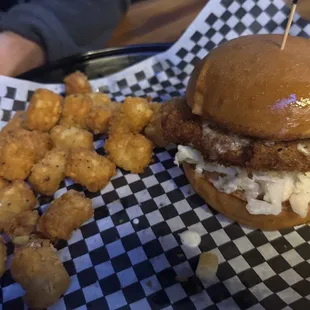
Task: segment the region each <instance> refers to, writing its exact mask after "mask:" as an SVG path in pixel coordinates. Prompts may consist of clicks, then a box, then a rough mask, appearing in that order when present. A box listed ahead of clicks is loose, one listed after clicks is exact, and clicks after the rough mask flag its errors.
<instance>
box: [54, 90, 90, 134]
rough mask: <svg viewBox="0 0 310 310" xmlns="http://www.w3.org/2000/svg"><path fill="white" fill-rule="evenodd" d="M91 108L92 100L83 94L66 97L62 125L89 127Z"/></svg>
mask: <svg viewBox="0 0 310 310" xmlns="http://www.w3.org/2000/svg"><path fill="white" fill-rule="evenodd" d="M90 110H91V100H90V98H89V97H88V96H85V95H82V94H76V95H70V96H68V97H66V98H65V103H64V108H63V112H62V116H61V119H60V125H64V126H66V127H77V128H82V129H87V125H86V118H87V115H88V113H89V112H90Z"/></svg>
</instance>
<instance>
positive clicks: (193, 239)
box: [179, 230, 201, 248]
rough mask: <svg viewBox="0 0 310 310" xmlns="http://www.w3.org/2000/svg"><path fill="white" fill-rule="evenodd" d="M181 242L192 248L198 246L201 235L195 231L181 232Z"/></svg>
mask: <svg viewBox="0 0 310 310" xmlns="http://www.w3.org/2000/svg"><path fill="white" fill-rule="evenodd" d="M179 236H180V238H181V242H182V243H183V244H184V245H187V246H189V247H191V248H195V247H197V246H198V245H199V244H200V242H201V237H200V235H199V234H198V233H197V232H195V231H190V230H186V231H183V232H182V233H180V234H179Z"/></svg>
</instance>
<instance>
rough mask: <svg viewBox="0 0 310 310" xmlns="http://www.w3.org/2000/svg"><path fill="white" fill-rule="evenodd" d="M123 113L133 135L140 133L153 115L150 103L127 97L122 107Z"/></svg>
mask: <svg viewBox="0 0 310 310" xmlns="http://www.w3.org/2000/svg"><path fill="white" fill-rule="evenodd" d="M122 112H123V113H124V116H125V119H126V121H127V123H128V126H129V129H130V130H131V132H133V133H140V132H141V131H142V130H143V129H144V127H145V126H146V125H147V124H148V123H149V122H150V120H151V117H152V115H153V111H152V109H151V107H150V103H149V102H148V101H147V100H146V99H144V98H139V97H127V98H126V99H125V101H124V104H123V106H122Z"/></svg>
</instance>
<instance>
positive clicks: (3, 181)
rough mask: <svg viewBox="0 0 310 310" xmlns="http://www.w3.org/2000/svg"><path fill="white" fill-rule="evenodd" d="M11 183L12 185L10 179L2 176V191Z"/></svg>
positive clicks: (0, 180) (0, 179)
mask: <svg viewBox="0 0 310 310" xmlns="http://www.w3.org/2000/svg"><path fill="white" fill-rule="evenodd" d="M9 185H10V182H9V181H8V180H6V179H4V178H2V177H0V191H1V190H2V189H3V188H5V187H7V186H9Z"/></svg>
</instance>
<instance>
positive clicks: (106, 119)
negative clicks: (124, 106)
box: [86, 107, 113, 134]
mask: <svg viewBox="0 0 310 310" xmlns="http://www.w3.org/2000/svg"><path fill="white" fill-rule="evenodd" d="M112 113H113V111H112V109H111V108H109V107H94V108H92V109H91V111H90V112H89V113H88V115H87V119H86V124H87V127H88V128H89V129H90V130H91V131H92V132H93V133H94V134H99V133H101V134H103V133H106V132H108V128H109V123H110V119H111V117H112Z"/></svg>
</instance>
